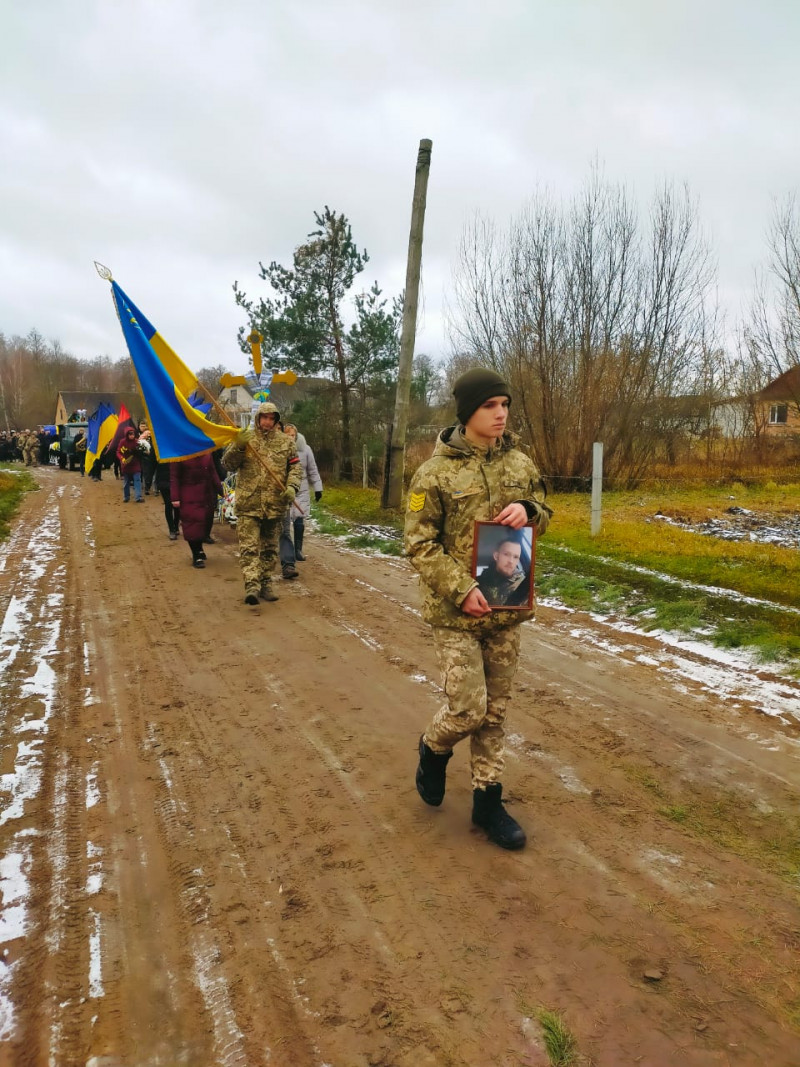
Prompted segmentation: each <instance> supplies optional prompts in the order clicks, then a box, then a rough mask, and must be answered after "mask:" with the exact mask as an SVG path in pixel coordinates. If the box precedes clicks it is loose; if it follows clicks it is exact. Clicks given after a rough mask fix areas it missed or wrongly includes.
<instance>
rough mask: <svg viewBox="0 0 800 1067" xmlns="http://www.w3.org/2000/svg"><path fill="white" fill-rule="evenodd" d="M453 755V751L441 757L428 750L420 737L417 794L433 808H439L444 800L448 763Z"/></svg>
mask: <svg viewBox="0 0 800 1067" xmlns="http://www.w3.org/2000/svg"><path fill="white" fill-rule="evenodd" d="M423 737H424V734H423ZM452 755H453V753H452V751H451V752H444V753H442V754H441V755H440V754H439V753H438V752H434V751H433V750H432V749H430V748H428V746H427V745H426V744H425V742H424V741H423V739H422V737H420V739H419V766H418V767H417V792H418V793H419V795H420V796H421V797H422V799H423V800H424V801H425V803H426V804H430V805H431V807H434V808H438V807H439V805H440V804H441V802H442V801H443V800H444V786H445V778H446V776H447V761H448V760H449V759H450V757H451V756H452Z"/></svg>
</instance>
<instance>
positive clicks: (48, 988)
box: [0, 489, 85, 1064]
mask: <svg viewBox="0 0 800 1067" xmlns="http://www.w3.org/2000/svg"><path fill="white" fill-rule="evenodd" d="M62 503H63V490H62V491H59V489H56V490H55V491H49V492H43V493H42V495H41V496H40V497H38V498H37V504H38V509H37V513H36V514H35V515H34V516H33V517H32V516H31V515H28V517H27V521H24V522H21V523H20V524H19V526H18V527H17V529H16V531H15V535H16V536H15V539H14V541H13V542H12V544H11V546H9V548H10V552H12V553H16V554H18V555H19V556H22V557H23V558H24V560H25V567H24V568H20V569H17V568H15V567H14V566H13V563H12V568H11V570H10V573H9V574H8V576H7V579H6V583H5V588H6V589H8V588H9V587H10V597H9V599H8V607H7V610H6V614H5V617H4V622H3V636H2V639H0V645H2V653H0V657H1V658H2V675H1V677H2V681H0V689H1V690H2V704H3V706H4V707H6V708H9V709H13V712H16V714H17V716H18V718H16V719H14V718H12V719H11V720H9V719H8V718H6V719H5V720H4V722H3V738H2V751H3V754H4V763H5V764H6V766H8V765H9V764H10V763H11V762H12V761H13V769H12V770H8V772H7V773H6V774H4V775H3V783H2V784H3V791H4V793H5V794H6V797H8V795H9V794H10V801H9V800H8V799H6V800H5V803H4V804H3V811H2V816H0V824H2V826H3V829H2V831H0V833H2V847H3V851H4V853H5V854H6V856H8V852H7V851H6V850H7V849H8V850H13V849H14V848H15V846H16V845H17V844H18V843H19V841H20V839H22V838H25V839H26V844H25V845H24V846H23V849H24V857H25V859H24V864H23V866H24V868H25V883H26V884H25V893H26V895H27V896H28V897H29V899H30V908H28V909H25V910H26V912H27V914H26V915H25V920H24V921H23V922H22V923H21V924H20V926H19V931H18V932H19V933H20V935H21V937H20V939H19V940H18V941H17V942H16V943H15V944H14V945H13V947H12V950H11V956H12V965H11V968H9V969H13V971H14V972H15V974H14V978H15V981H14V993H13V999H14V1002H15V1007H14V1009H13V1012H12V1013H11V1017H10V1018H9V1019H8V1020H7V1022H8V1025H7V1026H6V1027H4V1031H3V1037H4V1038H6V1039H7V1040H8V1046H7V1047H8V1048H9V1049H10V1050H12V1055H13V1056H14V1057H15V1062H18V1063H20V1064H26V1063H38V1062H39V1060H40V1057H41V1056H43V1055H45V1052H46V1050H47V1049H48V1048H49V1049H50V1050H51V1053H52V1050H53V1049H54V1048H56V1047H58V1048H63V1052H64V1055H65V1059H64V1062H65V1063H73V1062H78V1061H77V1059H76V1058H75V1057H76V1054H75V1050H74V1048H73V1047H72V1044H71V1042H70V1040H69V1039H68V1038H64V1035H63V1032H62V1022H63V1019H64V1017H65V1013H64V1008H65V1004H64V1001H65V998H66V1000H71V999H74V1000H75V1001H77V1000H79V999H80V997H81V995H82V991H83V986H82V982H81V976H80V966H81V947H82V945H83V944H84V941H85V937H84V933H85V932H84V930H83V929H82V926H81V908H80V904H79V901H78V900H77V899H76V886H75V884H74V881H73V871H72V868H71V866H70V862H69V856H70V842H71V843H72V844H73V846H74V844H75V842H77V841H79V840H80V838H81V831H80V828H79V827H78V826H77V825H76V823H75V819H74V816H73V809H72V804H71V800H72V798H71V796H70V790H69V787H68V771H67V760H66V756H65V754H64V752H63V750H62V741H63V737H64V732H65V727H66V723H67V721H68V718H69V716H70V715H71V714H72V711H73V708H72V704H71V693H70V686H69V683H68V682H66V683H65V681H64V679H65V678H66V677H67V675H68V672H69V670H70V660H69V654H68V651H67V649H66V648H65V646H66V645H68V638H67V632H68V629H69V625H70V623H69V620H68V619H67V618H66V617H65V601H66V597H65V586H66V567H65V565H64V563H63V559H62V556H61V552H60V547H61V524H60V515H59V509H60V506H61V505H62ZM9 558H11V559H12V560H13V556H11V557H8V556H7V557H6V558H5V559H4V566H3V570H5V569H6V566H5V564H6V561H7V560H8V559H9ZM6 595H7V596H8V594H6ZM31 737H32V740H28V738H31ZM16 738H20V740H16ZM4 769H6V768H5V767H4ZM20 827H21V828H20ZM11 834H13V838H11V840H9V837H10V835H11ZM3 895H4V897H5V896H6V893H5V892H4V894H3ZM65 943H66V944H67V949H68V951H67V953H66V954H62V951H63V949H64V947H65ZM57 961H60V963H59V962H57Z"/></svg>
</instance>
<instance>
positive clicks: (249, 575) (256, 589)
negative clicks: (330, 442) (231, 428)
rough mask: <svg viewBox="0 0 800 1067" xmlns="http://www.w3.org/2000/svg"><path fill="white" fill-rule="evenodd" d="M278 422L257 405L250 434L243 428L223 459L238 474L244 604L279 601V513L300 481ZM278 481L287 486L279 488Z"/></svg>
mask: <svg viewBox="0 0 800 1067" xmlns="http://www.w3.org/2000/svg"><path fill="white" fill-rule="evenodd" d="M279 418H280V412H279V411H278V409H277V408H276V407H275V405H274V404H271V403H269V402H266V403H264V404H261V405H260V406H259V408H258V411H257V412H256V418H255V432H254V431H253V430H251V429H249V428H248V429H246V430H242V431H241V432H240V434H239V436H238V437H237V439H236V440H235V441H234V442H233V443H232V444H230V445H228V447H227V449H226V450H225V454H224V455H223V457H222V462H223V464H224V465H225V467H226V468H227V469H228V470H229V471H237V472H238V474H237V477H236V533H237V536H238V539H239V565H240V566H241V568H242V576H243V577H244V602H245V604H257V603H258V598H259V597H261V599H262V600H270V601H271V600H277V599H278V595H277V593H276V592H275V591H274V590H273V588H272V572H273V570H274V569H275V561H276V560H277V558H278V535H279V534H280V532H281V524H282V522H283V514H284V512H285V511H286V509H287V508H288V507H289V505H290V504H292V503H293V502H294V498H295V496H296V495H297V490H298V489H299V488H300V481H301V479H302V477H303V471H302V468H301V466H300V462H299V460H298V458H297V449H296V448H295V445H294V441H293V440H292V439H291V438H290V437H287V436H286V435H285V434H283V433H281V431H280V430H279V429H277V425H278V419H279ZM248 445H249V446H250V447H249V448H248V447H247V446H248ZM262 460H263V462H262ZM267 468H270V469H271V470H272V473H273V475H274V477H271V476H270V474H269V471H268V470H267ZM279 482H283V483H284V485H285V486H286V488H285V489H283V488H281V486H280V485H279Z"/></svg>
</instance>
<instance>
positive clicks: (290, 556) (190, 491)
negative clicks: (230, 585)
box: [90, 403, 322, 604]
mask: <svg viewBox="0 0 800 1067" xmlns="http://www.w3.org/2000/svg"><path fill="white" fill-rule="evenodd" d="M112 448H113V443H112ZM114 458H115V460H116V463H117V464H118V467H119V476H120V477H121V479H122V500H123V503H125V504H127V503H129V502H130V501H131V499H133V501H134V503H144V497H145V496H149V495H150V494H151V493H155V492H157V493H158V494H160V496H161V498H162V500H163V502H164V518H165V520H166V524H167V530H168V533H169V537H170V539H171V540H173V541H174V540H177V538H178V533H179V531H180V532H181V533H182V534H183V538H184V540H185V541H186V542H187V544H188V545H189V548H190V550H191V553H192V566H193V567H195V568H197V569H198V570H201V569H203V568H204V567H205V565H206V561H207V556H206V551H205V546H206V545H213V544H214V543H215V538H214V537H213V536H212V529H213V524H214V517H215V515H216V512H217V509H218V504H219V500H220V498H221V497H223V496H224V493H225V486H224V484H223V483H224V482H225V480H226V479H227V478H228V476H229V475H231V474H235V475H236V488H235V497H236V506H235V511H236V531H237V535H238V539H239V562H240V565H241V568H242V575H243V577H244V584H245V598H244V599H245V603H247V604H257V603H258V602H259V600H265V601H275V600H277V599H278V595H277V593H276V592H275V590H274V587H273V585H272V578H273V572H274V571H275V568H276V561H277V560H278V559H279V560H280V567H281V574H282V576H283V577H284V578H286V579H293V578H297V577H299V574H300V572H299V571H298V570H297V567H296V566H295V564H296V563H298V562H301V563H302V562H304V561H305V558H306V557H305V554H304V552H303V542H304V537H305V520H306V518H307V516H308V514H309V511H310V508H311V492H312V490H313V492H314V496H315V499H316V500H320V499H321V497H322V480H321V478H320V476H319V470H318V469H317V464H316V460H315V458H314V453H313V451H312V450H311V448H310V447H309V445H308V444H307V442H306V439H305V438H304V437H303V435H302V434H301V433H299V431H298V429H297V427H296V426H295V425H294V424H293V423H289V422H287V423H284V422H282V421H281V418H280V412H279V410H278V408H277V407H276V406H275V405H274V404H272V403H263V404H261V405H260V406H259V408H258V410H257V412H256V416H255V420H254V425H253V427H252V428H251V427H248V428H246V429H243V430H241V431H240V432H239V434H238V436H237V437H236V439H235V441H234V442H233V444H231V445H230V446H229V447H228V448H227V449H225V450H224V451H223V450H222V449H218V450H217V451H215V452H211V453H206V454H204V455H201V456H194V457H192V458H191V459H185V460H180V461H178V462H172V463H160V462H159V461H158V459H157V457H156V454H155V450H154V448H153V442H152V435H151V433H150V430H149V428H148V426H147V423H146V422H144V421H142V422H140V423H139V425H138V428H137V427H135V426H134V425H132V424H131V425H129V426H127V427H125V428H124V429H123V431H122V432H121V434H119V435H118V436H117V438H116V449H115V451H114ZM106 462H108V460H106ZM102 467H103V462H102V457H100V458H98V463H97V464H95V467H93V469H92V471H91V472H90V477H93V478H96V479H97V480H99V479H100V477H101V471H102ZM95 468H96V469H95ZM131 493H133V497H131Z"/></svg>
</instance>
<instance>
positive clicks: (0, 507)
mask: <svg viewBox="0 0 800 1067" xmlns="http://www.w3.org/2000/svg"><path fill="white" fill-rule="evenodd" d="M11 471H14V473H11ZM35 488H36V482H34V480H33V478H31V476H30V474H28V472H27V471H25V470H20V469H19V468H11V470H8V469H0V541H5V540H6V538H7V537H8V534H9V531H10V529H11V519H12V518H13V517H14V515H15V514H16V512H17V509H18V508H19V505H20V501H21V500H22V497H23V496H24V495H25V493H29V492H30V491H31V490H32V489H35Z"/></svg>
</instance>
